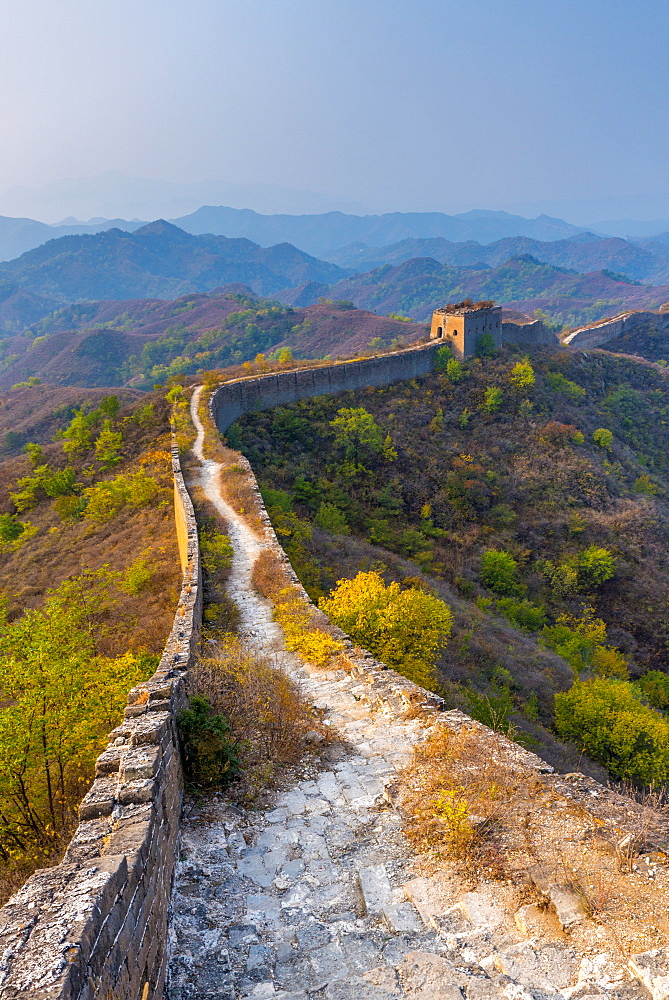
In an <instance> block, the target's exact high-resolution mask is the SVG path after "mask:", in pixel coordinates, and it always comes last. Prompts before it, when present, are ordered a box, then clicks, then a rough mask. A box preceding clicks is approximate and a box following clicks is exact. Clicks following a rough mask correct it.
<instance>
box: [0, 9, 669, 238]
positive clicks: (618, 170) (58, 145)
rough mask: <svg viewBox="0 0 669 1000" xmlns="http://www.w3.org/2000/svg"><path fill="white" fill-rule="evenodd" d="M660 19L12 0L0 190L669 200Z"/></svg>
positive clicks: (388, 203)
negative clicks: (198, 186) (204, 189)
mask: <svg viewBox="0 0 669 1000" xmlns="http://www.w3.org/2000/svg"><path fill="white" fill-rule="evenodd" d="M668 29H669V3H667V0H637V2H634V0H606V2H604V0H578V2H576V0H459V2H453V0H355V2H354V0H188V2H185V0H184V2H182V0H58V2H57V3H56V2H54V0H0V39H2V59H0V94H1V95H2V96H1V99H0V136H1V137H2V148H3V153H2V156H1V157H0V191H3V190H4V189H6V188H9V187H12V186H14V185H20V186H22V187H28V188H31V187H39V186H41V185H44V184H47V183H49V182H51V181H54V180H57V179H59V178H62V177H80V176H81V177H87V176H92V175H96V174H100V173H103V172H105V171H108V170H118V171H122V172H123V173H124V174H127V175H130V176H135V177H152V178H153V177H155V178H158V179H161V180H165V181H173V182H180V183H184V182H194V181H201V180H204V179H207V178H215V179H220V180H222V181H226V182H229V183H231V184H237V185H239V184H249V185H276V186H278V187H285V188H291V189H297V190H307V191H316V192H323V193H324V194H326V195H328V196H330V197H332V198H333V199H339V200H341V201H342V202H345V203H351V204H357V205H359V206H360V207H361V208H362V209H365V210H370V211H388V210H395V209H397V210H429V209H434V210H442V211H466V210H468V209H470V208H504V209H507V210H511V211H513V210H519V211H522V212H523V213H524V214H536V213H537V212H539V211H542V210H546V211H549V212H551V213H552V214H561V215H563V216H566V217H569V218H572V219H574V221H586V220H590V221H595V219H601V218H614V217H620V216H621V215H631V216H636V217H646V218H650V217H654V216H658V215H661V214H663V213H666V215H669V180H668V178H667V164H668V163H669V156H668V153H669V128H668V127H667V124H668V122H667V116H668V110H669V89H668V83H669V80H668V77H669V60H667V58H666V51H667V42H668V41H669V37H668V36H669V31H668ZM3 210H4V209H3V202H2V199H1V198H0V211H3Z"/></svg>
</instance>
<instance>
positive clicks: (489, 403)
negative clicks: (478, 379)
mask: <svg viewBox="0 0 669 1000" xmlns="http://www.w3.org/2000/svg"><path fill="white" fill-rule="evenodd" d="M503 396H504V391H503V389H500V387H499V386H497V385H489V386H488V388H487V389H486V391H485V398H484V400H483V403H482V404H481V409H482V410H483V411H484V412H485V413H496V412H497V410H499V408H500V406H501V405H502V397H503Z"/></svg>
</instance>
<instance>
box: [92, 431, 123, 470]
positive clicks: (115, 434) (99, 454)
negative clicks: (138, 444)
mask: <svg viewBox="0 0 669 1000" xmlns="http://www.w3.org/2000/svg"><path fill="white" fill-rule="evenodd" d="M122 444H123V434H122V433H121V432H120V431H114V430H112V423H111V420H105V422H104V423H103V425H102V430H101V431H100V433H99V435H98V437H97V440H96V442H95V457H96V458H97V460H98V461H99V462H101V463H102V465H103V466H104V468H105V469H110V468H111V467H112V466H114V465H117V464H118V463H119V462H120V461H121V455H120V449H121V446H122Z"/></svg>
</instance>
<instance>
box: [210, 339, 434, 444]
mask: <svg viewBox="0 0 669 1000" xmlns="http://www.w3.org/2000/svg"><path fill="white" fill-rule="evenodd" d="M440 346H443V345H441V344H439V343H432V344H422V345H420V346H419V347H410V348H407V350H404V351H397V352H396V353H395V354H385V355H383V356H381V357H378V358H361V359H359V360H356V361H340V362H334V363H333V364H331V365H321V366H319V367H318V368H300V369H297V370H296V371H290V372H278V373H276V374H272V375H261V376H257V375H256V376H249V377H248V378H242V379H237V380H236V381H234V382H226V383H225V384H224V385H222V386H221V387H220V388H219V389H217V390H216V391H215V392H214V393H213V394H212V402H211V413H212V416H213V418H214V421H215V422H216V425H217V427H218V429H219V430H220V431H221V432H223V431H225V430H227V428H228V427H229V426H230V424H232V423H234V422H235V420H237V418H238V417H241V415H242V414H243V413H248V412H250V411H253V410H268V409H270V408H271V407H272V406H281V405H284V404H285V403H295V402H297V400H298V399H307V398H309V397H310V396H323V395H328V394H330V393H336V392H347V391H349V390H351V389H361V388H363V387H364V386H367V385H390V383H391V382H399V381H401V380H402V379H409V378H417V377H418V376H420V375H427V374H428V372H431V371H432V368H433V365H434V355H435V353H436V351H437V350H438V349H439V347H440Z"/></svg>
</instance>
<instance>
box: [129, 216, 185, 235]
mask: <svg viewBox="0 0 669 1000" xmlns="http://www.w3.org/2000/svg"><path fill="white" fill-rule="evenodd" d="M135 235H136V236H173V237H174V236H189V235H190V234H189V233H186V232H185V230H183V229H180V228H179V226H175V225H174V223H172V222H166V221H165V219H155V220H154V221H153V222H148V223H147V224H146V225H145V226H142V227H141V229H136V230H135Z"/></svg>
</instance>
